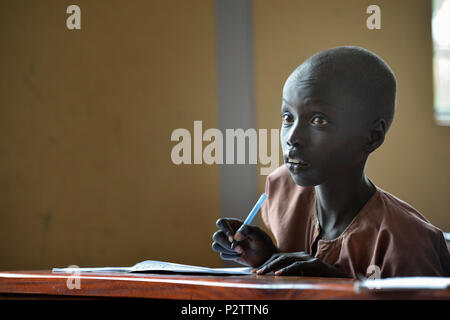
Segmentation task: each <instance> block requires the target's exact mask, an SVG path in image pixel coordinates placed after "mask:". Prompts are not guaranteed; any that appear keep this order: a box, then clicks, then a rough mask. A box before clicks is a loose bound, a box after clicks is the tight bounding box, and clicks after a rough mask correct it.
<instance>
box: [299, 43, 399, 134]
mask: <svg viewBox="0 0 450 320" xmlns="http://www.w3.org/2000/svg"><path fill="white" fill-rule="evenodd" d="M305 68H307V69H309V70H314V71H313V72H314V74H316V75H319V76H320V75H323V76H325V77H328V78H330V77H337V78H338V77H339V76H344V77H345V81H346V82H347V83H346V87H348V88H350V91H351V94H352V95H354V96H355V97H356V98H357V99H358V101H360V103H361V105H362V107H364V111H369V115H370V116H371V118H374V119H375V118H383V119H384V120H385V121H386V132H387V130H388V129H389V127H390V126H391V124H392V121H393V119H394V114H395V109H396V95H397V80H396V78H395V75H394V73H393V72H392V70H391V68H390V67H389V66H388V64H387V63H386V62H385V61H384V60H383V59H381V58H380V57H379V56H377V55H376V54H375V53H373V52H371V51H369V50H367V49H364V48H361V47H355V46H343V47H336V48H331V49H328V50H324V51H321V52H319V53H316V54H315V55H313V56H312V57H310V58H309V59H308V60H306V61H305V62H304V63H303V64H302V65H300V66H299V67H298V68H297V69H296V70H295V71H294V72H293V74H296V75H294V77H298V76H300V74H301V73H302V70H304V69H305Z"/></svg>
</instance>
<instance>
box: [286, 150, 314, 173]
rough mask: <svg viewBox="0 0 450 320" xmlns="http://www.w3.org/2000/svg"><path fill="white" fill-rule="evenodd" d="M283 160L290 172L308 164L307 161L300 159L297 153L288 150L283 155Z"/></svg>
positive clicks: (304, 167)
mask: <svg viewBox="0 0 450 320" xmlns="http://www.w3.org/2000/svg"><path fill="white" fill-rule="evenodd" d="M284 162H285V163H286V166H287V168H288V169H289V170H290V171H292V172H296V171H298V170H302V169H306V168H308V167H309V166H310V165H309V163H308V162H306V161H304V160H302V159H300V158H299V157H298V156H297V155H295V154H294V153H292V152H289V154H288V155H286V156H285V161H284Z"/></svg>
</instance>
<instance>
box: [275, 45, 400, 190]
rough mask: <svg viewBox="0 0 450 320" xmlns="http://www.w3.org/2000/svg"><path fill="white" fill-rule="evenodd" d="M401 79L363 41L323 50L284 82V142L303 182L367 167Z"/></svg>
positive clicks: (298, 179)
mask: <svg viewBox="0 0 450 320" xmlns="http://www.w3.org/2000/svg"><path fill="white" fill-rule="evenodd" d="M396 87H397V86H396V80H395V76H394V74H393V73H392V71H391V69H390V68H389V67H388V66H387V64H386V63H385V62H384V61H383V60H382V59H380V58H379V57H378V56H376V55H375V54H373V53H371V52H370V51H368V50H365V49H362V48H358V47H338V48H333V49H329V50H325V51H322V52H319V53H317V54H315V55H314V56H312V57H311V58H309V59H308V60H307V61H305V62H304V63H303V64H302V65H300V66H299V67H298V68H297V69H295V70H294V72H292V74H291V75H290V76H289V78H288V79H287V81H286V83H285V85H284V88H283V102H282V111H281V113H282V128H281V143H282V147H283V154H284V159H285V163H286V165H287V167H288V169H289V171H290V173H291V175H292V177H293V179H294V181H295V182H296V183H297V184H298V185H302V186H314V185H318V184H322V183H323V182H325V181H327V180H329V179H332V178H334V177H339V176H343V175H349V174H358V172H361V170H363V169H364V165H365V162H366V159H367V156H368V155H369V154H370V153H371V152H372V151H374V150H375V149H376V148H378V147H379V146H380V145H381V144H382V143H383V141H384V137H385V134H386V132H387V130H388V129H389V127H390V125H391V123H392V120H393V117H394V112H395V98H396V90H397V89H396Z"/></svg>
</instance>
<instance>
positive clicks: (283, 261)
mask: <svg viewBox="0 0 450 320" xmlns="http://www.w3.org/2000/svg"><path fill="white" fill-rule="evenodd" d="M291 263H292V260H291V259H290V258H289V257H288V256H279V257H278V258H276V259H275V260H273V261H270V262H267V263H265V264H264V265H263V266H262V267H260V268H259V270H258V271H257V272H256V273H257V274H265V273H269V272H271V271H274V270H279V269H281V268H283V267H286V266H287V265H290V264H291Z"/></svg>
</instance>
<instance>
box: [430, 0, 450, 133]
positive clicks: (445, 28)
mask: <svg viewBox="0 0 450 320" xmlns="http://www.w3.org/2000/svg"><path fill="white" fill-rule="evenodd" d="M432 34H433V75H434V114H435V119H436V122H437V123H438V124H440V125H447V126H448V125H450V0H433V16H432Z"/></svg>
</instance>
